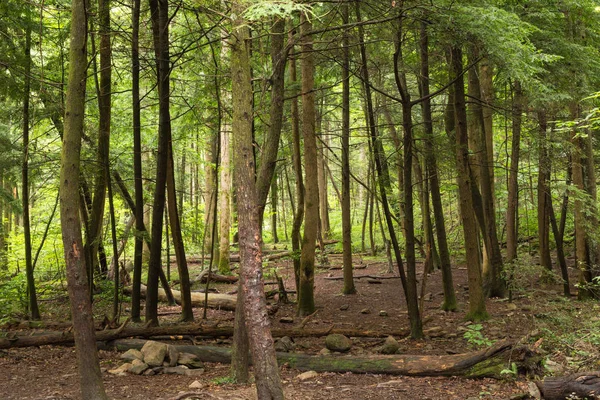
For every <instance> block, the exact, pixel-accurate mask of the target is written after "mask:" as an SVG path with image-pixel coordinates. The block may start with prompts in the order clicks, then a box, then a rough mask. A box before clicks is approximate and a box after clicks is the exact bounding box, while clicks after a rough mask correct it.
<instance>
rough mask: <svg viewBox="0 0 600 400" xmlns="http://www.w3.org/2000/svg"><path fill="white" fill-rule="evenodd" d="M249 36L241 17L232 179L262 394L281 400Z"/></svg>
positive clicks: (234, 50)
mask: <svg viewBox="0 0 600 400" xmlns="http://www.w3.org/2000/svg"><path fill="white" fill-rule="evenodd" d="M234 10H235V11H238V12H239V11H240V10H239V5H238V4H234ZM249 38H250V29H249V27H248V25H247V23H246V22H245V21H243V20H242V19H241V18H240V19H236V20H234V31H233V35H232V37H231V40H232V42H231V76H232V94H233V96H232V100H233V125H232V131H233V132H234V136H233V137H234V140H233V150H234V151H233V153H234V154H235V156H234V179H235V188H236V197H237V206H238V229H239V233H240V235H239V236H240V291H241V293H242V295H241V298H242V299H243V304H244V319H245V325H246V330H247V336H248V340H249V344H250V351H251V353H252V361H253V363H254V375H255V378H256V390H257V394H258V398H259V399H261V400H262V399H265V400H269V399H272V400H278V399H282V400H283V389H282V386H281V379H280V377H279V369H278V366H277V358H276V356H275V348H274V346H273V338H272V337H271V332H270V330H269V328H270V327H269V325H270V324H269V319H268V316H267V312H266V308H267V305H266V299H265V294H264V281H263V278H262V253H261V244H262V240H261V236H260V226H259V220H260V218H259V213H258V199H257V194H256V184H255V181H254V171H255V161H254V157H253V145H252V121H253V110H252V77H251V71H250V57H249V49H248V43H247V42H248V41H249ZM313 245H314V240H313Z"/></svg>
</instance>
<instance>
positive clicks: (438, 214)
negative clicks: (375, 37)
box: [419, 21, 458, 311]
mask: <svg viewBox="0 0 600 400" xmlns="http://www.w3.org/2000/svg"><path fill="white" fill-rule="evenodd" d="M419 45H420V56H421V75H420V76H421V79H420V88H421V97H423V98H425V100H424V101H423V102H422V103H421V107H422V113H423V129H424V132H425V143H424V147H425V164H426V165H427V175H428V178H429V186H430V190H431V204H432V206H433V216H434V218H435V233H436V237H437V243H438V247H439V254H440V263H441V269H442V285H443V289H444V302H443V303H442V310H444V311H456V309H457V308H458V306H457V303H456V294H455V293H454V282H453V279H452V266H451V264H450V252H449V251H448V240H447V238H446V226H445V221H444V209H443V206H442V196H441V191H440V180H439V172H438V167H437V159H436V157H435V151H434V146H433V142H434V135H433V121H432V115H431V100H430V98H429V97H428V96H429V35H428V33H427V23H426V22H424V21H423V22H421V27H420V41H419Z"/></svg>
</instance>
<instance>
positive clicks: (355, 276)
mask: <svg viewBox="0 0 600 400" xmlns="http://www.w3.org/2000/svg"><path fill="white" fill-rule="evenodd" d="M330 269H331V268H330ZM362 278H366V279H400V277H399V276H381V275H354V279H362ZM325 279H327V280H330V281H341V280H343V279H344V277H343V276H326V277H325Z"/></svg>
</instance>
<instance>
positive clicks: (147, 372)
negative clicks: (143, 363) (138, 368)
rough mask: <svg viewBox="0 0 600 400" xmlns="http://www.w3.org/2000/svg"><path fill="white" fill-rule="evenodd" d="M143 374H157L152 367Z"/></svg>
mask: <svg viewBox="0 0 600 400" xmlns="http://www.w3.org/2000/svg"><path fill="white" fill-rule="evenodd" d="M142 375H144V376H153V375H156V372H154V370H152V369H147V370H145V371H144V373H143V374H142Z"/></svg>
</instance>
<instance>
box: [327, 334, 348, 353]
mask: <svg viewBox="0 0 600 400" xmlns="http://www.w3.org/2000/svg"><path fill="white" fill-rule="evenodd" d="M325 347H327V348H328V349H329V350H331V351H337V352H339V353H344V352H346V351H348V350H350V348H351V347H352V340H350V339H348V338H347V337H346V336H344V335H340V334H339V333H334V334H331V335H327V337H326V338H325Z"/></svg>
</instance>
